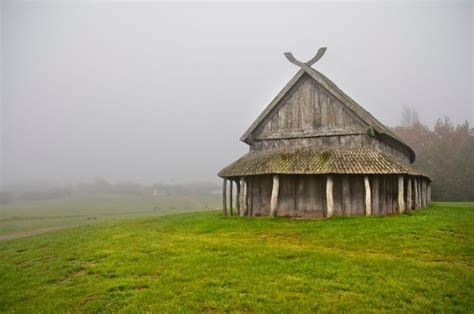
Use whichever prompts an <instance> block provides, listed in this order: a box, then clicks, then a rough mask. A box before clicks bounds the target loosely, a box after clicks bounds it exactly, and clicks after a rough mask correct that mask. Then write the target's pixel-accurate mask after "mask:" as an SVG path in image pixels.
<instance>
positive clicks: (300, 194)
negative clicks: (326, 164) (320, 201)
mask: <svg viewBox="0 0 474 314" xmlns="http://www.w3.org/2000/svg"><path fill="white" fill-rule="evenodd" d="M305 178H306V176H303V175H300V176H296V177H295V188H296V191H295V204H296V205H295V214H296V216H303V215H304V212H305V211H306V193H305V192H306V191H305Z"/></svg>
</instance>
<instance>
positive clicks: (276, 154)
mask: <svg viewBox="0 0 474 314" xmlns="http://www.w3.org/2000/svg"><path fill="white" fill-rule="evenodd" d="M262 174H409V175H417V176H425V177H427V176H426V175H424V174H422V173H421V172H419V171H417V170H415V169H414V168H412V167H410V166H409V165H407V164H405V163H403V162H401V161H398V160H397V159H395V158H393V157H391V156H389V155H387V154H385V153H383V152H381V151H379V150H377V149H376V148H374V147H372V146H363V147H341V146H307V147H288V148H281V149H272V150H263V151H253V152H249V153H247V154H246V155H244V156H243V157H242V158H240V159H238V160H237V161H235V162H233V163H232V164H230V165H229V166H227V167H226V168H224V169H222V170H221V171H220V172H219V174H218V175H219V176H220V177H223V178H224V177H241V176H251V175H262Z"/></svg>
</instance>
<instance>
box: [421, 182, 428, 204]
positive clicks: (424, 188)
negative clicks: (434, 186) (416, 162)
mask: <svg viewBox="0 0 474 314" xmlns="http://www.w3.org/2000/svg"><path fill="white" fill-rule="evenodd" d="M422 182H423V207H426V205H427V203H428V202H427V201H426V196H427V194H428V193H427V190H428V185H427V184H426V179H425V178H423V181H422Z"/></svg>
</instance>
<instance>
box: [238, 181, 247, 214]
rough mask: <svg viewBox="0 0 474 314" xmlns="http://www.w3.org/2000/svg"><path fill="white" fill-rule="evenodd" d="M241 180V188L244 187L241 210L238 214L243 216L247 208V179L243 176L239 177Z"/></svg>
mask: <svg viewBox="0 0 474 314" xmlns="http://www.w3.org/2000/svg"><path fill="white" fill-rule="evenodd" d="M240 180H241V181H240V182H242V183H241V184H242V185H243V189H244V193H243V194H244V197H243V201H242V203H243V210H242V211H241V212H240V216H245V215H247V209H248V197H247V195H248V194H247V181H246V180H245V178H242V179H240Z"/></svg>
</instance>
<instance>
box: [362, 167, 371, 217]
mask: <svg viewBox="0 0 474 314" xmlns="http://www.w3.org/2000/svg"><path fill="white" fill-rule="evenodd" d="M364 186H365V215H366V216H370V215H372V194H371V193H370V181H369V177H368V176H364Z"/></svg>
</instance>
